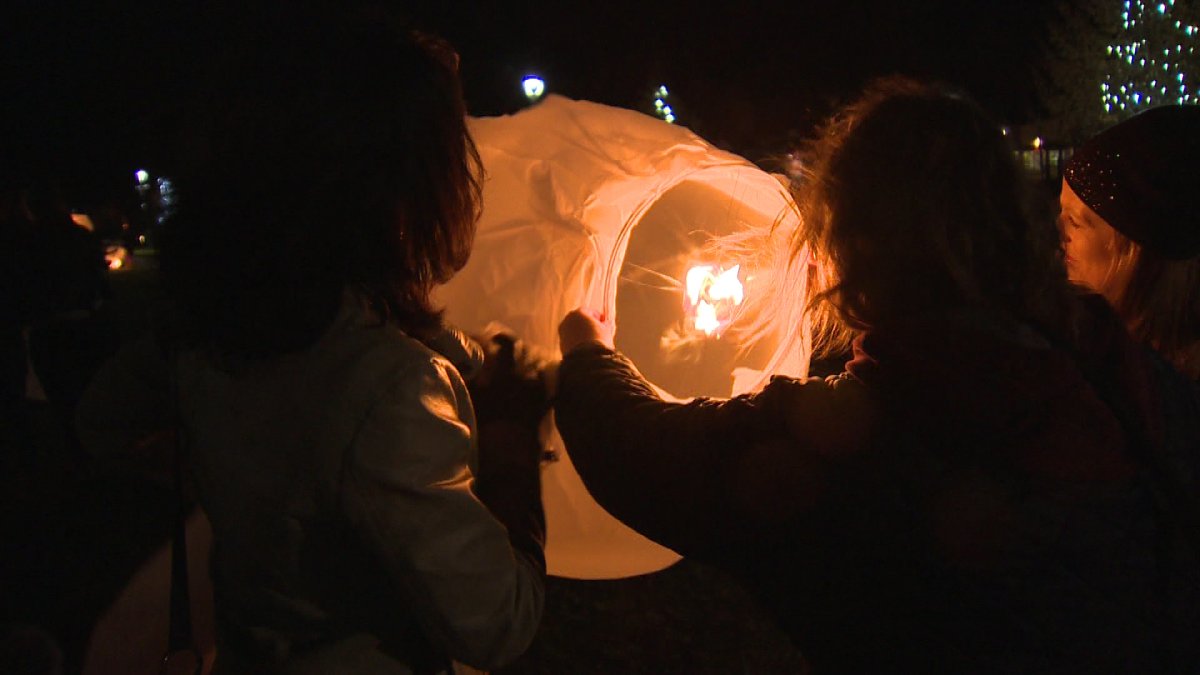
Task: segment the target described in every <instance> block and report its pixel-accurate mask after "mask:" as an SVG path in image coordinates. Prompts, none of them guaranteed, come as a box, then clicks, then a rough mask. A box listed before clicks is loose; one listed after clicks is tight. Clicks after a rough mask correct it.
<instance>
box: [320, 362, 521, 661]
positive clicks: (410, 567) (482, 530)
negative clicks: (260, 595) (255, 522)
mask: <svg viewBox="0 0 1200 675" xmlns="http://www.w3.org/2000/svg"><path fill="white" fill-rule="evenodd" d="M472 417H473V416H472V413H471V409H470V400H469V398H468V394H467V391H466V387H465V385H464V384H463V382H462V379H461V376H460V375H459V374H458V372H457V371H455V370H454V368H453V367H451V366H450V364H448V363H446V362H445V361H444V360H442V359H430V360H427V361H424V362H420V363H419V365H417V366H414V367H412V368H411V369H408V370H407V371H406V372H405V373H404V374H403V375H402V376H401V377H399V378H398V379H397V380H396V384H395V385H394V387H393V389H392V390H391V391H390V392H389V393H388V394H387V396H385V397H384V398H383V399H382V400H381V401H379V402H378V403H377V404H376V405H375V407H374V409H373V410H372V412H371V414H370V415H369V417H368V418H367V420H366V421H365V422H364V424H363V427H362V428H361V429H360V431H359V433H358V434H357V435H356V437H355V440H354V442H353V447H352V448H351V450H350V455H349V457H348V458H347V468H346V474H345V478H344V482H343V486H342V499H343V508H344V509H345V511H346V515H347V517H348V519H349V521H350V522H351V523H352V525H353V526H354V527H355V528H356V529H357V530H359V531H360V532H361V533H362V535H363V536H364V538H365V540H366V541H367V542H368V544H369V545H370V546H371V547H372V548H373V549H374V550H375V552H376V553H377V554H378V555H379V556H380V559H381V560H382V561H383V562H384V564H385V565H386V567H387V568H388V571H389V573H390V574H391V576H392V577H393V578H394V579H395V580H396V581H397V583H398V584H399V586H400V588H401V589H402V591H403V592H404V594H405V595H406V598H407V601H408V602H409V604H410V606H411V608H412V611H413V613H414V614H415V615H416V617H417V620H418V621H419V622H420V623H421V625H422V628H423V629H424V630H425V632H426V635H427V637H428V638H429V639H430V640H431V641H432V642H433V643H434V644H435V645H437V646H438V647H440V648H441V649H443V650H444V652H445V653H446V654H448V655H449V656H451V657H452V658H454V659H456V660H459V661H461V662H463V663H466V664H468V665H471V666H475V667H477V668H484V669H487V668H495V667H498V666H500V665H503V664H505V663H507V662H509V661H511V660H512V659H514V658H515V657H517V656H519V655H520V654H521V653H522V652H524V650H525V649H526V647H528V645H529V643H530V642H531V641H532V639H533V636H534V634H535V633H536V631H537V627H538V623H539V621H540V619H541V613H542V602H543V592H544V579H545V562H544V559H543V557H542V552H541V548H540V546H529V545H521V542H524V543H525V544H528V543H529V542H530V541H532V540H539V541H540V537H538V535H537V533H532V534H531V533H528V532H513V533H511V534H512V536H511V539H510V533H509V532H507V531H506V529H505V527H504V526H503V525H502V524H501V523H500V522H499V521H498V520H497V519H496V518H495V517H493V515H492V514H491V513H490V512H489V511H488V509H487V507H485V506H484V505H483V504H482V503H481V502H480V501H479V500H478V499H477V498H476V495H475V493H474V491H473V483H474V476H473V474H472V470H471V468H470V467H471V464H472V463H473V453H474V446H473V439H472V434H473V428H472V427H473V419H472Z"/></svg>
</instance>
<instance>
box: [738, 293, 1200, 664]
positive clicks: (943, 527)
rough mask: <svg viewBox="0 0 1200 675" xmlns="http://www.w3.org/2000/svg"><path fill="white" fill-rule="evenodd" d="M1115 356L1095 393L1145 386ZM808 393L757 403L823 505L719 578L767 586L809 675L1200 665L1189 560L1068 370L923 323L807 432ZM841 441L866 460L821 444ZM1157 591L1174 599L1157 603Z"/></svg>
mask: <svg viewBox="0 0 1200 675" xmlns="http://www.w3.org/2000/svg"><path fill="white" fill-rule="evenodd" d="M989 324H990V325H989ZM1112 328H1114V329H1115V330H1117V331H1120V327H1119V324H1117V322H1116V320H1115V317H1114V318H1113V324H1112ZM939 340H940V341H939ZM933 345H936V346H933ZM1118 347H1119V348H1117V349H1110V350H1107V351H1106V352H1105V353H1103V354H1102V356H1103V357H1105V359H1106V360H1110V363H1112V364H1113V367H1112V368H1110V369H1107V372H1104V373H1101V375H1102V376H1106V377H1114V378H1115V377H1116V376H1121V375H1128V374H1129V371H1132V373H1133V374H1134V375H1135V376H1138V377H1144V376H1146V375H1147V374H1148V373H1146V372H1145V371H1146V369H1147V363H1146V361H1145V360H1144V359H1143V358H1140V355H1138V354H1136V353H1128V352H1127V353H1125V354H1122V353H1120V352H1121V351H1122V349H1123V348H1128V347H1131V344H1129V343H1125V344H1121V345H1119V346H1118ZM1097 356H1101V355H1097ZM1118 364H1119V366H1118ZM1122 370H1124V371H1126V372H1124V373H1123V372H1121V371H1122ZM821 386H825V385H820V384H817V383H807V384H803V383H794V382H784V381H780V382H778V383H776V384H775V385H773V386H772V387H771V388H769V389H768V392H767V393H766V394H764V396H763V401H764V408H765V409H767V410H771V411H774V412H775V413H776V414H781V415H782V418H783V419H782V420H781V421H782V425H781V426H782V428H784V429H786V434H785V436H786V438H787V439H788V442H789V443H790V444H791V446H792V448H793V450H792V452H794V453H795V454H804V453H807V452H812V451H813V450H815V451H816V452H817V453H819V454H822V455H823V462H822V470H821V471H820V472H816V473H815V474H808V475H806V480H808V481H817V484H818V487H819V489H820V490H821V496H820V498H819V503H820V507H819V508H817V509H813V510H812V511H808V512H805V513H804V514H803V516H802V517H801V518H798V519H795V520H792V521H790V522H787V523H781V524H780V526H779V528H778V530H777V531H776V532H777V534H776V535H775V536H771V537H764V540H763V545H762V547H761V549H760V550H758V551H754V552H752V553H751V554H750V555H745V556H743V554H742V553H741V552H739V553H737V554H735V555H734V556H733V558H732V559H729V560H727V562H728V563H729V564H731V565H732V566H734V567H735V568H738V569H740V570H741V572H742V576H743V578H744V579H746V580H747V582H748V583H750V584H755V583H756V580H763V579H769V580H771V581H768V582H766V584H765V585H764V587H763V588H761V590H762V591H763V592H762V593H761V597H763V598H765V599H767V602H769V603H773V604H776V602H777V604H776V610H777V611H778V613H779V615H780V616H781V617H783V620H784V622H785V623H787V624H789V626H790V628H791V630H792V632H793V634H795V635H797V636H798V639H799V640H800V641H801V644H803V645H804V651H805V653H806V654H807V655H808V656H809V657H810V658H811V659H812V661H813V663H814V665H815V666H818V668H819V669H820V666H826V665H828V664H835V666H834V667H833V668H831V669H834V670H842V671H845V672H879V671H881V670H885V669H886V670H894V671H898V672H912V671H927V670H932V669H945V670H947V672H949V671H955V672H981V671H991V672H1047V671H1049V672H1054V671H1060V670H1062V669H1063V668H1069V669H1072V670H1076V671H1079V672H1106V671H1110V670H1112V669H1117V670H1140V669H1143V668H1146V667H1150V669H1151V670H1155V668H1154V667H1153V666H1152V665H1151V664H1157V665H1158V666H1159V667H1160V668H1162V669H1166V670H1170V668H1169V667H1167V665H1168V664H1172V665H1174V666H1175V667H1178V666H1181V665H1184V664H1188V663H1196V659H1197V658H1200V654H1198V653H1197V652H1196V649H1195V646H1194V644H1193V643H1194V641H1193V640H1192V639H1191V637H1190V636H1188V635H1187V634H1186V633H1182V632H1180V631H1181V630H1186V627H1187V626H1192V627H1194V626H1197V625H1200V616H1198V615H1197V612H1198V611H1200V610H1198V609H1197V607H1198V605H1197V600H1200V596H1198V595H1197V586H1196V575H1195V572H1194V570H1195V563H1196V558H1195V556H1190V555H1187V549H1186V548H1184V549H1180V550H1176V551H1175V554H1172V555H1170V556H1168V557H1167V558H1164V554H1163V551H1164V550H1172V548H1171V547H1172V546H1174V544H1175V542H1174V541H1173V540H1174V539H1175V537H1176V536H1177V535H1176V533H1175V532H1173V531H1172V530H1171V529H1170V528H1169V527H1166V526H1165V525H1166V523H1164V522H1162V519H1161V514H1160V513H1159V505H1158V504H1156V502H1155V496H1156V494H1157V493H1158V491H1159V489H1160V488H1159V486H1158V485H1157V483H1156V482H1155V480H1154V476H1153V474H1152V470H1151V469H1150V467H1148V466H1146V465H1145V463H1144V461H1143V460H1142V459H1141V458H1139V457H1138V456H1137V452H1138V451H1137V450H1136V449H1135V448H1132V447H1130V445H1129V443H1128V442H1127V441H1126V439H1125V435H1124V433H1123V431H1122V429H1121V425H1120V422H1119V421H1118V420H1117V418H1116V417H1115V416H1114V414H1113V413H1112V412H1111V411H1110V410H1109V408H1108V406H1107V404H1106V403H1105V402H1104V401H1103V400H1102V398H1101V396H1100V395H1099V393H1098V392H1097V390H1096V388H1095V387H1094V386H1093V385H1092V384H1091V383H1090V382H1088V381H1087V379H1085V377H1084V373H1083V371H1082V369H1081V368H1080V366H1079V365H1078V364H1077V362H1076V359H1075V357H1074V356H1073V355H1071V354H1068V353H1066V352H1064V351H1063V350H1061V349H1058V348H1054V347H1052V346H1051V345H1050V344H1049V343H1048V342H1047V341H1046V340H1045V339H1044V338H1041V337H1040V336H1038V335H1037V333H1036V332H1034V331H1032V330H1030V329H1029V328H1028V327H1027V326H1023V325H1021V324H1018V323H1015V322H1011V323H1010V322H1005V321H1003V320H999V321H997V320H995V318H994V317H992V320H991V321H989V320H988V317H986V316H982V317H981V316H962V315H958V316H946V315H942V316H926V317H920V318H916V319H914V321H912V322H911V323H908V324H906V325H903V326H897V327H894V328H891V329H879V330H878V331H874V332H872V333H871V334H870V336H869V337H868V339H867V340H864V344H862V345H861V346H860V352H859V358H858V359H856V360H855V361H854V362H852V363H851V364H850V370H849V372H848V374H846V375H843V376H842V377H841V379H840V380H839V381H838V382H837V384H836V385H835V387H836V388H840V389H842V392H841V393H840V394H838V395H835V396H830V397H828V398H829V399H830V401H831V404H832V405H833V406H835V407H834V410H833V413H834V414H832V415H829V416H828V417H825V418H814V416H813V414H812V411H811V404H812V402H813V401H814V399H819V398H820V397H821V394H818V393H815V392H805V391H804V389H805V388H812V387H821ZM1146 393H1149V392H1146ZM856 397H858V401H857V403H856V404H853V405H850V406H843V407H840V408H838V407H837V403H836V401H838V400H839V399H841V400H845V399H855V398H856ZM1124 403H1132V402H1124ZM1139 415H1145V417H1146V419H1139V421H1141V422H1144V423H1150V424H1153V423H1155V422H1157V420H1156V419H1154V418H1155V417H1157V414H1156V412H1155V411H1152V410H1149V409H1146V410H1141V411H1139ZM839 419H840V420H844V421H845V423H846V424H853V425H856V427H855V428H854V429H853V430H851V429H845V428H841V427H840V425H839V424H838V423H837V420H839ZM864 419H870V420H872V422H871V423H870V424H867V425H863V421H864ZM859 425H862V426H859ZM842 433H845V434H851V433H853V434H861V435H862V439H863V442H862V443H861V444H858V445H857V448H856V450H854V451H848V449H847V448H845V447H841V448H839V447H838V445H837V444H836V443H831V442H830V439H836V438H837V437H838V435H839V434H842ZM1193 433H1194V431H1193ZM1193 438H1195V437H1194V436H1193ZM1194 447H1195V446H1194V445H1193V448H1194ZM1189 459H1191V460H1193V461H1194V460H1195V459H1196V458H1194V457H1193V458H1189ZM774 480H783V478H778V477H777V478H775V479H774ZM809 485H810V486H811V485H812V483H810V484H809ZM766 566H772V567H773V569H767V568H766ZM1166 570H1170V571H1169V572H1167V573H1165V574H1164V571H1166ZM1189 570H1190V571H1189ZM1178 575H1182V576H1178ZM1172 577H1175V580H1176V581H1184V582H1185V583H1186V584H1188V585H1185V586H1183V587H1182V589H1183V590H1184V591H1186V592H1184V593H1180V592H1179V591H1180V588H1173V589H1170V590H1169V591H1168V590H1167V588H1164V587H1162V586H1161V585H1160V584H1161V583H1162V582H1164V581H1166V580H1168V579H1171V578H1172ZM781 580H782V581H781ZM773 599H777V601H776V600H773ZM1180 611H1181V612H1182V613H1181V614H1179V613H1176V612H1180ZM1183 618H1187V621H1186V622H1185V623H1182V624H1176V625H1175V626H1174V627H1172V623H1173V622H1177V621H1179V619H1183Z"/></svg>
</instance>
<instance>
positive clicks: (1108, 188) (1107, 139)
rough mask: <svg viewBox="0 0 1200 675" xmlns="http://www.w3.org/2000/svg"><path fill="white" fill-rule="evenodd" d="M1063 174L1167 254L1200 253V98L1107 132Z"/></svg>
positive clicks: (1090, 200) (1114, 221)
mask: <svg viewBox="0 0 1200 675" xmlns="http://www.w3.org/2000/svg"><path fill="white" fill-rule="evenodd" d="M1063 177H1064V178H1065V179H1066V181H1067V184H1068V185H1070V186H1071V189H1072V190H1074V191H1075V194H1077V195H1079V198H1080V199H1081V200H1083V203H1085V204H1087V205H1088V206H1089V207H1091V209H1092V210H1093V211H1095V212H1096V213H1097V214H1098V215H1099V216H1100V217H1101V218H1103V219H1104V220H1106V221H1107V222H1108V224H1109V225H1112V226H1113V228H1114V229H1116V230H1117V231H1118V232H1120V233H1121V234H1123V235H1125V236H1126V237H1128V238H1129V239H1131V240H1132V241H1134V242H1136V243H1137V244H1139V245H1140V246H1142V247H1143V248H1146V249H1147V250H1150V251H1153V252H1155V253H1157V254H1158V255H1161V256H1162V257H1164V258H1167V259H1168V260H1186V259H1188V258H1192V257H1194V256H1196V255H1198V254H1200V106H1190V105H1189V106H1182V105H1169V106H1162V107H1159V108H1152V109H1150V110H1147V111H1146V112H1143V113H1140V114H1138V115H1135V116H1134V117H1131V118H1129V119H1127V120H1125V121H1124V122H1121V123H1120V124H1117V125H1115V126H1113V127H1110V128H1108V129H1106V130H1104V131H1102V132H1100V133H1099V134H1097V135H1095V136H1093V137H1092V138H1091V139H1090V140H1089V141H1087V142H1086V143H1084V144H1083V147H1081V148H1079V149H1078V150H1076V151H1075V154H1074V156H1072V157H1071V161H1070V162H1068V163H1067V166H1066V169H1065V170H1064V172H1063Z"/></svg>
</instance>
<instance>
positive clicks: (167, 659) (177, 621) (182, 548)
mask: <svg viewBox="0 0 1200 675" xmlns="http://www.w3.org/2000/svg"><path fill="white" fill-rule="evenodd" d="M177 366H178V359H176V358H175V354H174V352H173V351H172V352H169V357H168V361H167V368H168V373H169V382H170V397H171V419H172V425H173V426H174V433H175V438H174V441H175V443H174V446H175V451H174V458H173V460H172V473H173V474H174V476H173V477H174V483H175V526H174V531H173V532H172V535H171V596H170V602H171V607H170V618H169V623H168V628H167V653H166V654H165V655H164V656H163V660H162V666H161V668H160V671H161V672H162V673H163V674H164V675H166V674H167V673H176V672H187V671H188V670H191V672H193V673H194V674H195V675H200V672H201V671H202V670H203V669H204V657H203V655H201V654H200V650H199V649H197V648H196V642H195V640H194V639H193V633H192V598H191V594H190V593H189V591H188V589H189V588H190V586H189V585H188V558H187V516H188V504H187V499H186V498H185V497H184V490H183V472H184V467H185V465H186V461H185V458H186V457H187V437H188V435H187V434H186V433H185V432H184V429H183V423H182V420H183V418H182V416H181V415H180V411H179V384H178V381H177V378H176V368H177ZM191 663H194V665H192V666H190V667H189V664H191ZM177 664H179V665H177Z"/></svg>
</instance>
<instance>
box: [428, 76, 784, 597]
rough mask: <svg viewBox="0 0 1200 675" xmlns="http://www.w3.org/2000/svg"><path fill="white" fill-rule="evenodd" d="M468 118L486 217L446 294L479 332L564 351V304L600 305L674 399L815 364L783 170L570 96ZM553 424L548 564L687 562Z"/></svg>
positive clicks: (727, 389) (547, 485)
mask: <svg viewBox="0 0 1200 675" xmlns="http://www.w3.org/2000/svg"><path fill="white" fill-rule="evenodd" d="M470 128H471V132H472V134H473V136H474V138H475V142H476V144H477V145H478V147H479V151H480V155H481V157H482V158H483V165H484V169H485V171H486V172H487V178H486V181H485V183H484V191H483V215H482V218H481V220H480V222H479V228H478V233H477V235H476V239H475V248H474V251H473V253H472V256H471V260H470V262H469V263H468V264H467V266H466V267H465V268H464V269H463V270H462V271H461V272H460V273H459V274H458V275H457V276H456V277H455V278H454V279H453V280H452V281H451V282H450V283H448V284H447V285H446V286H444V287H443V288H441V289H440V290H439V292H438V300H439V302H440V303H441V304H442V305H443V306H445V307H446V310H447V318H448V319H449V321H451V322H452V323H454V324H456V325H458V326H460V327H461V328H463V329H465V330H467V331H469V332H470V331H476V332H478V331H482V330H483V329H484V328H485V327H486V326H487V325H488V324H489V323H491V322H493V321H497V322H499V323H501V324H503V325H505V326H506V327H508V328H509V329H511V330H512V331H514V332H515V333H516V334H517V335H519V336H520V337H522V338H523V339H525V340H527V341H528V342H529V343H531V344H533V345H535V346H537V347H540V348H542V349H543V350H545V351H547V352H550V353H557V348H558V344H557V327H558V322H559V321H560V320H561V319H562V317H563V316H564V315H565V314H566V313H567V312H568V311H570V310H572V309H574V308H576V307H579V306H589V307H594V308H599V309H602V310H603V311H604V312H605V313H606V314H607V315H608V316H611V317H613V318H614V320H615V323H616V335H615V340H616V344H617V347H618V349H620V350H621V351H622V352H624V353H625V354H627V355H628V356H629V357H630V358H631V359H632V360H633V361H634V363H635V364H637V366H638V368H639V369H640V370H641V371H642V372H643V374H645V375H646V376H647V379H649V380H650V381H651V382H652V383H653V384H655V385H656V386H657V387H659V388H660V390H661V391H662V392H663V393H664V395H665V396H667V397H669V398H670V397H674V398H679V399H684V398H690V397H693V396H699V395H708V396H731V395H735V394H738V393H742V392H745V391H750V390H753V389H755V388H757V387H759V386H761V385H762V384H763V383H765V381H766V379H767V378H768V377H769V375H771V374H773V373H782V374H790V375H802V374H803V373H804V372H805V370H806V368H807V356H806V353H805V350H804V348H803V347H804V343H803V340H800V339H799V337H798V334H799V331H798V328H799V327H798V323H799V322H798V320H797V319H796V313H795V312H794V311H793V308H791V307H790V306H789V307H780V306H779V303H778V301H777V300H775V299H774V296H773V294H772V291H773V290H775V289H774V287H773V284H772V283H771V281H772V279H771V277H770V274H771V271H772V269H773V268H774V259H773V258H774V257H775V256H778V255H782V254H783V251H784V250H785V245H786V243H787V240H788V238H789V236H790V233H791V231H792V230H793V229H794V228H795V225H796V212H795V208H794V205H793V204H792V202H791V199H790V197H789V194H788V192H787V190H786V189H784V187H783V185H782V184H781V183H780V181H779V180H778V179H777V178H776V177H774V176H772V175H770V174H767V173H766V172H764V171H762V170H760V169H758V168H757V167H755V166H754V165H752V164H751V163H749V162H747V161H746V160H745V159H743V158H741V157H738V156H736V155H733V154H730V153H728V152H724V151H721V150H719V149H717V148H715V147H713V146H712V145H710V144H708V143H707V142H705V141H704V140H703V139H701V138H699V137H698V136H696V135H695V134H693V133H691V132H690V131H688V130H687V129H684V128H681V127H678V126H675V125H669V124H665V123H663V122H662V121H661V120H658V119H655V118H653V117H650V116H647V115H643V114H641V113H637V112H633V111H629V110H623V109H618V108H612V107H608V106H603V105H599V104H595V103H587V102H581V101H572V100H569V99H566V98H563V97H561V96H554V95H551V96H549V97H547V98H546V100H544V101H543V102H542V103H540V104H539V105H537V106H535V107H532V108H529V109H527V110H524V111H522V112H520V113H517V114H515V115H511V116H507V117H498V118H478V119H473V120H471V122H470ZM689 278H690V279H691V281H692V282H693V283H692V288H691V289H689V288H688V281H689ZM773 319H780V320H779V321H774V322H773ZM545 431H546V433H545V443H546V445H547V447H548V449H550V450H552V451H553V452H554V454H555V455H556V456H557V457H558V460H557V461H554V462H550V463H548V464H547V465H546V467H545V469H544V472H543V475H542V482H543V500H544V502H545V506H546V518H547V530H548V532H547V547H546V559H547V565H548V567H549V571H550V573H551V574H554V575H557V576H566V577H573V578H581V579H606V578H619V577H625V576H632V575H636V574H645V573H649V572H653V571H657V570H659V569H662V568H664V567H666V566H668V565H670V564H672V563H674V562H675V561H677V560H678V559H679V556H678V555H677V554H675V553H674V552H672V551H670V550H669V549H666V548H664V547H662V546H659V545H658V544H656V543H654V542H651V541H650V540H648V539H646V538H644V537H642V536H641V535H639V534H637V533H636V532H634V531H633V530H631V529H629V528H628V527H626V526H625V525H623V524H622V523H620V522H618V521H617V520H616V519H614V518H613V517H612V516H610V515H609V514H608V513H607V512H605V511H604V510H603V509H602V508H601V507H600V506H599V505H597V504H596V503H595V501H594V500H593V499H592V498H591V496H590V495H589V494H588V493H587V490H586V489H585V488H584V486H583V483H582V481H581V480H580V478H579V476H578V474H577V473H576V472H575V469H574V467H573V465H572V464H571V460H570V456H569V454H568V453H567V452H565V450H564V449H563V448H562V441H561V438H559V437H558V434H557V433H556V432H555V431H554V429H553V426H552V424H547V428H546V430H545ZM664 508H669V505H664Z"/></svg>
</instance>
